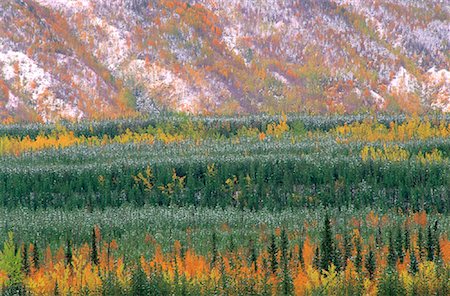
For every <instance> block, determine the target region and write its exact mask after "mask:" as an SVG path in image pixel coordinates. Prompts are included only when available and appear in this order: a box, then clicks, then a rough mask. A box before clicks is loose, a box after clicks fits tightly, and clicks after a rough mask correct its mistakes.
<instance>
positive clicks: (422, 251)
mask: <svg viewBox="0 0 450 296" xmlns="http://www.w3.org/2000/svg"><path fill="white" fill-rule="evenodd" d="M424 246H425V241H424V237H423V230H422V226H420V227H419V233H418V234H417V248H418V250H419V259H420V260H423V259H425V248H424Z"/></svg>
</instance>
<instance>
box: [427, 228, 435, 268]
mask: <svg viewBox="0 0 450 296" xmlns="http://www.w3.org/2000/svg"><path fill="white" fill-rule="evenodd" d="M427 260H428V261H433V260H434V237H433V233H432V231H431V225H428V231H427Z"/></svg>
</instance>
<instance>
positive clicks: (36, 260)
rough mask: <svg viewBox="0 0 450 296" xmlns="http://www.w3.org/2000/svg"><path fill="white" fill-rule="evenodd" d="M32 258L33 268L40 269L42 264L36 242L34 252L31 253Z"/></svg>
mask: <svg viewBox="0 0 450 296" xmlns="http://www.w3.org/2000/svg"><path fill="white" fill-rule="evenodd" d="M31 260H32V263H33V268H34V269H36V270H37V269H39V266H40V259H39V249H38V245H37V243H36V242H35V243H34V245H33V253H32V254H31Z"/></svg>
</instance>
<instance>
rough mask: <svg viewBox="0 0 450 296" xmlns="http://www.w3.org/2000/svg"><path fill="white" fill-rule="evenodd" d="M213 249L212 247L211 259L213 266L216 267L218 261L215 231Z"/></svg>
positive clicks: (212, 238) (212, 239) (212, 241)
mask: <svg viewBox="0 0 450 296" xmlns="http://www.w3.org/2000/svg"><path fill="white" fill-rule="evenodd" d="M211 247H212V259H211V266H215V265H216V261H217V257H218V256H217V234H216V232H215V231H214V232H213V233H212V237H211Z"/></svg>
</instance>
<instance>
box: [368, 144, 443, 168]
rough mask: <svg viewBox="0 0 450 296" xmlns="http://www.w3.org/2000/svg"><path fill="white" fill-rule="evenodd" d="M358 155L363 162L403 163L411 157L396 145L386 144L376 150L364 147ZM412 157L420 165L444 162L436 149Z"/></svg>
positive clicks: (440, 153)
mask: <svg viewBox="0 0 450 296" xmlns="http://www.w3.org/2000/svg"><path fill="white" fill-rule="evenodd" d="M360 155H361V159H362V160H363V161H368V160H383V161H386V160H387V161H404V160H408V159H410V158H411V157H412V155H411V154H410V152H408V151H407V150H405V149H403V148H401V147H399V146H398V145H394V146H387V145H386V144H384V145H383V148H376V147H372V146H367V145H366V146H364V147H363V149H362V150H361V153H360ZM414 157H415V159H416V160H418V161H419V162H420V163H422V164H427V163H432V162H441V161H443V160H445V158H444V157H443V155H442V152H441V151H439V150H437V149H433V150H432V151H431V152H426V153H423V152H419V153H418V154H417V155H414Z"/></svg>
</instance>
